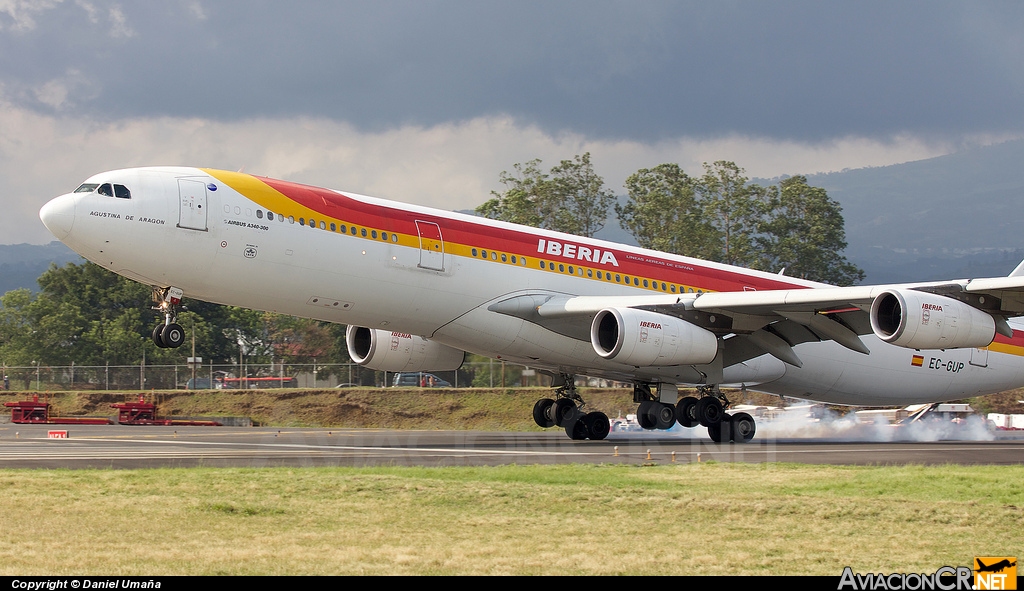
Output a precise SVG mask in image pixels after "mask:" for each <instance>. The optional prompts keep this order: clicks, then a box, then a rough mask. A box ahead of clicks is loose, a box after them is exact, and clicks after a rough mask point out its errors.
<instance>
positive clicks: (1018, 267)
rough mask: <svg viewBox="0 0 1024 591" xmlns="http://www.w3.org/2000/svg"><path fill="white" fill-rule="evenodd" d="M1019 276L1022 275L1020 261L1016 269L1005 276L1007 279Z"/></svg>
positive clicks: (1023, 268) (1023, 265)
mask: <svg viewBox="0 0 1024 591" xmlns="http://www.w3.org/2000/svg"><path fill="white" fill-rule="evenodd" d="M1021 275H1024V261H1021V262H1020V264H1019V265H1017V268H1016V269H1014V270H1013V271H1010V274H1009V275H1007V277H1020V276H1021Z"/></svg>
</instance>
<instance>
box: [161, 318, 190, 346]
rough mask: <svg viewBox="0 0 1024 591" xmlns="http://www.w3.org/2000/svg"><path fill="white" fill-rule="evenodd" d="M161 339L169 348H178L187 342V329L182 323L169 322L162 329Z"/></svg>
mask: <svg viewBox="0 0 1024 591" xmlns="http://www.w3.org/2000/svg"><path fill="white" fill-rule="evenodd" d="M160 340H161V341H163V342H164V346H165V347H167V348H169V349H177V348H178V347H180V346H181V345H182V343H184V342H185V331H184V329H182V328H181V325H180V324H168V325H167V326H165V327H164V328H163V330H161V331H160Z"/></svg>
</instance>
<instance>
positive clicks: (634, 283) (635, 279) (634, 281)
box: [633, 277, 647, 285]
mask: <svg viewBox="0 0 1024 591" xmlns="http://www.w3.org/2000/svg"><path fill="white" fill-rule="evenodd" d="M644 283H647V282H646V281H644ZM633 285H640V280H639V279H637V278H636V277H634V278H633Z"/></svg>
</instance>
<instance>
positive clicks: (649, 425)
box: [636, 400, 658, 429]
mask: <svg viewBox="0 0 1024 591" xmlns="http://www.w3.org/2000/svg"><path fill="white" fill-rule="evenodd" d="M655 404H658V403H657V402H654V401H653V400H645V401H643V402H641V403H640V406H638V407H637V409H636V422H638V423H640V427H642V428H644V429H654V428H655V427H657V426H658V418H657V416H656V415H655V414H654V405H655Z"/></svg>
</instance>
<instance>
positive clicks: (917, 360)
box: [910, 355, 924, 367]
mask: <svg viewBox="0 0 1024 591" xmlns="http://www.w3.org/2000/svg"><path fill="white" fill-rule="evenodd" d="M910 365H913V366H914V367H921V366H922V365H924V357H922V356H921V355H914V356H913V357H912V358H911V359H910Z"/></svg>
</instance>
